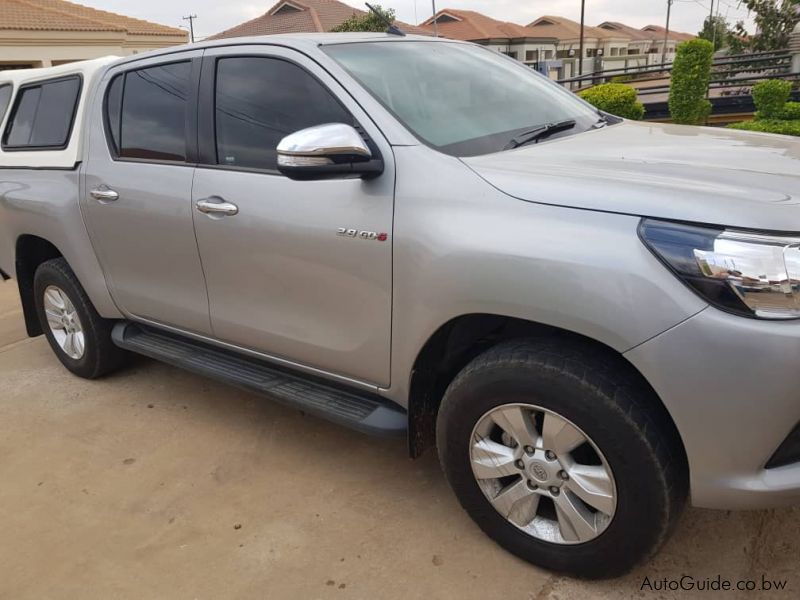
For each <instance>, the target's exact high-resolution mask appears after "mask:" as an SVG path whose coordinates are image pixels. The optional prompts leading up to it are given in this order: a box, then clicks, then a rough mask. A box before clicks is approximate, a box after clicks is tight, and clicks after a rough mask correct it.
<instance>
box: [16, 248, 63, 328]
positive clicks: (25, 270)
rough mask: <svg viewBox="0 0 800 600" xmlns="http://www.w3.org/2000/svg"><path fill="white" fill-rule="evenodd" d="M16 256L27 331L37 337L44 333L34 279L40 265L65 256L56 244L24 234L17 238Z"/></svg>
mask: <svg viewBox="0 0 800 600" xmlns="http://www.w3.org/2000/svg"><path fill="white" fill-rule="evenodd" d="M14 256H15V269H16V279H17V285H18V286H19V297H20V300H21V301H22V314H23V317H24V319H25V330H26V331H27V333H28V335H29V336H30V337H37V336H40V335H42V334H43V333H44V332H43V331H42V326H41V324H40V323H39V317H38V316H37V314H36V299H35V298H34V294H33V278H34V275H35V274H36V269H38V268H39V265H41V264H42V263H43V262H46V261H48V260H51V259H54V258H62V257H63V256H64V254H63V253H62V252H61V250H59V249H58V248H57V247H56V246H55V244H53V243H52V242H50V241H48V240H46V239H44V238H42V237H39V236H37V235H31V234H23V235H20V236H19V237H18V238H17V242H16V248H15V253H14Z"/></svg>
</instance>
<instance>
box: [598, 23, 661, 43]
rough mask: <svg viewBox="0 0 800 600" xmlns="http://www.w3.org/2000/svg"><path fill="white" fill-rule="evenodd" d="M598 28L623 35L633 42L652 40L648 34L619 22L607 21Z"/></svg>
mask: <svg viewBox="0 0 800 600" xmlns="http://www.w3.org/2000/svg"><path fill="white" fill-rule="evenodd" d="M597 28H598V29H605V30H606V31H612V32H614V31H616V32H619V33H623V34H625V35H626V36H627V37H629V38H631V40H632V41H634V42H640V41H650V40H651V39H652V37H651V36H650V35H649V34H648V33H647V32H645V31H642V30H641V29H636V28H635V27H631V26H630V25H625V23H619V22H617V21H605V22H604V23H600V25H598V26H597Z"/></svg>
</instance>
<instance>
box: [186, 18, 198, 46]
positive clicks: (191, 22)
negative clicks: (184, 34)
mask: <svg viewBox="0 0 800 600" xmlns="http://www.w3.org/2000/svg"><path fill="white" fill-rule="evenodd" d="M196 18H197V15H189V16H187V17H183V20H184V21H189V38H190V39H191V40H192V43H193V44H194V20H195V19H196Z"/></svg>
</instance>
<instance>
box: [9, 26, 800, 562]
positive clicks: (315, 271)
mask: <svg viewBox="0 0 800 600" xmlns="http://www.w3.org/2000/svg"><path fill="white" fill-rule="evenodd" d="M0 114H2V115H3V116H2V125H1V126H0V132H1V133H2V144H1V148H0V273H1V274H2V277H3V278H14V279H16V281H17V283H18V285H19V291H20V296H21V299H22V305H23V308H24V316H25V323H26V326H27V331H28V333H29V335H31V336H38V335H42V334H44V335H45V336H46V337H47V340H48V341H49V343H50V345H51V346H52V348H53V351H54V352H55V354H56V356H57V357H58V358H59V359H60V361H61V362H62V363H63V364H64V366H65V367H66V368H67V369H69V370H70V371H72V372H73V373H75V374H76V375H78V376H81V377H87V378H93V377H100V376H102V375H106V374H108V373H110V372H112V371H113V370H114V369H117V368H119V367H120V366H122V365H123V364H124V362H125V358H126V356H127V355H128V353H130V352H134V353H140V354H144V355H147V356H150V357H153V358H155V359H158V360H162V361H165V362H167V363H170V364H172V365H175V366H178V367H182V368H186V369H190V370H192V371H195V372H197V373H201V374H205V375H208V376H209V377H214V378H217V379H220V380H223V381H226V382H229V383H231V384H234V385H237V386H241V387H243V388H246V389H248V390H251V391H253V392H258V393H264V394H265V395H267V396H269V397H270V398H272V399H274V400H277V401H281V402H285V403H287V404H289V405H291V406H294V407H297V408H299V409H301V410H303V411H306V412H308V413H312V414H314V415H318V416H319V417H322V418H326V419H330V420H332V421H335V422H337V423H340V424H343V425H347V426H350V427H353V428H355V429H357V430H360V431H362V432H367V433H374V434H385V435H407V437H408V441H409V447H410V453H411V455H412V456H418V455H419V454H420V453H421V452H422V451H423V450H424V449H425V448H426V447H430V446H433V445H434V444H435V446H436V447H437V448H438V452H439V457H440V459H441V462H442V465H443V468H444V471H445V474H446V477H447V479H448V481H449V482H450V484H451V486H452V488H453V490H454V491H455V493H456V495H457V496H458V499H459V501H460V502H461V504H462V505H463V507H464V508H465V509H466V511H467V512H468V513H469V514H470V516H471V517H472V518H473V519H474V520H475V522H476V523H477V524H478V525H479V526H480V527H481V528H482V529H483V530H484V531H485V532H486V533H487V534H488V535H489V536H491V537H492V538H493V539H494V540H496V541H497V542H498V543H499V544H500V545H502V546H503V547H504V548H506V549H508V550H509V551H511V552H512V553H514V554H516V555H518V556H520V557H522V558H524V559H526V560H529V561H531V562H533V563H535V564H537V565H541V566H543V567H546V568H549V569H554V570H559V571H564V572H568V573H572V574H577V575H580V576H585V577H610V576H615V575H618V574H620V573H623V572H625V571H626V570H627V569H630V568H631V567H632V566H633V565H634V564H636V563H637V562H639V561H642V560H644V559H646V558H647V557H648V556H650V555H651V554H652V553H653V552H655V551H656V550H657V549H658V547H659V546H660V544H661V543H662V542H663V541H664V540H665V538H666V537H667V535H668V533H669V532H670V530H671V529H672V527H673V525H674V524H675V522H676V520H677V518H678V516H679V515H680V513H681V511H682V509H683V508H684V505H685V504H686V502H687V500H691V501H692V502H693V503H694V504H695V505H698V506H704V507H714V508H753V507H764V506H774V505H779V504H786V503H792V502H797V501H798V500H799V499H800V426H798V423H799V422H800V386H798V382H799V381H800V378H799V377H798V372H800V320H799V319H800V206H798V204H800V143H798V142H797V141H795V140H794V139H790V138H787V137H780V136H769V135H762V134H750V133H744V132H734V131H729V130H720V129H706V128H692V127H679V126H670V125H661V124H654V123H635V122H628V121H622V120H621V119H618V118H616V117H613V116H611V115H606V114H603V113H601V112H598V111H597V110H596V109H594V108H593V107H591V106H589V105H588V104H586V103H584V102H583V101H582V100H580V99H578V98H577V97H575V96H574V95H572V94H571V93H569V92H567V91H565V90H564V89H562V88H561V87H559V86H557V85H555V84H554V83H552V82H550V81H548V80H547V79H546V78H544V77H542V76H540V75H538V74H536V73H535V72H533V71H532V70H530V69H528V68H527V67H525V66H523V65H522V64H520V63H517V62H516V61H514V60H512V59H509V58H507V57H504V56H502V55H500V54H498V53H495V52H492V51H489V50H487V49H485V48H482V47H479V46H475V45H471V44H465V43H460V42H453V41H445V40H440V39H439V40H437V39H429V38H422V37H413V36H401V35H389V34H387V35H382V34H329V35H309V36H303V35H297V36H272V37H263V38H252V39H241V40H234V41H231V40H224V41H220V42H212V43H204V44H198V45H191V46H183V47H178V48H173V49H169V50H166V51H160V52H155V53H149V54H142V55H137V56H133V57H129V58H126V59H102V60H98V61H90V62H85V63H76V64H70V65H64V66H60V67H56V68H53V69H46V70H28V71H14V72H8V73H0ZM331 452H336V449H335V448H331ZM344 460H349V459H348V458H345V459H344ZM353 460H355V458H353Z"/></svg>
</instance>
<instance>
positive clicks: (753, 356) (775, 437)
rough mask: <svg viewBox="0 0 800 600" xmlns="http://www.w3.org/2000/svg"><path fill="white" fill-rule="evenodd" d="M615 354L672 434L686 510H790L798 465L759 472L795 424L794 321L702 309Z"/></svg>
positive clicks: (797, 336) (798, 384) (799, 328)
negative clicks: (687, 491)
mask: <svg viewBox="0 0 800 600" xmlns="http://www.w3.org/2000/svg"><path fill="white" fill-rule="evenodd" d="M625 356H626V358H627V359H628V360H629V361H630V362H631V363H632V364H633V365H634V366H635V367H636V368H638V369H639V371H640V372H641V373H642V374H643V375H644V377H645V378H646V379H647V380H648V381H649V382H650V384H651V385H652V386H653V388H654V389H655V391H656V393H658V395H659V396H660V398H661V400H662V401H663V402H664V404H665V406H666V407H667V410H668V411H669V412H670V414H671V415H672V418H673V420H674V421H675V424H676V426H677V428H678V431H679V432H680V435H681V438H682V439H683V443H684V446H685V448H686V454H687V457H688V460H689V469H690V480H691V495H692V504H694V505H695V506H702V507H707V508H726V509H734V508H736V509H742V508H766V507H773V506H781V505H787V504H800V463H793V464H789V465H786V466H782V467H778V468H772V469H766V468H765V465H766V464H767V461H769V459H770V457H771V456H772V455H773V454H774V453H775V451H776V450H777V449H778V447H779V446H780V445H781V443H782V442H783V441H784V440H785V439H786V437H787V436H788V435H789V433H790V432H791V431H792V430H793V429H794V427H795V426H796V425H797V423H798V422H800V322H795V321H784V322H774V321H771V322H770V321H759V320H755V319H747V318H744V317H738V316H734V315H729V314H727V313H724V312H722V311H719V310H717V309H715V308H712V307H709V308H707V309H705V310H703V311H702V312H700V313H698V314H697V315H695V316H693V317H691V318H690V319H687V320H686V321H684V322H683V323H680V324H679V325H677V326H675V327H673V328H672V329H670V330H668V331H666V332H664V333H662V334H661V335H658V336H656V337H655V338H653V339H651V340H649V341H647V342H645V343H644V344H641V345H640V346H637V347H636V348H633V349H632V350H629V351H628V352H626V353H625Z"/></svg>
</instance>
